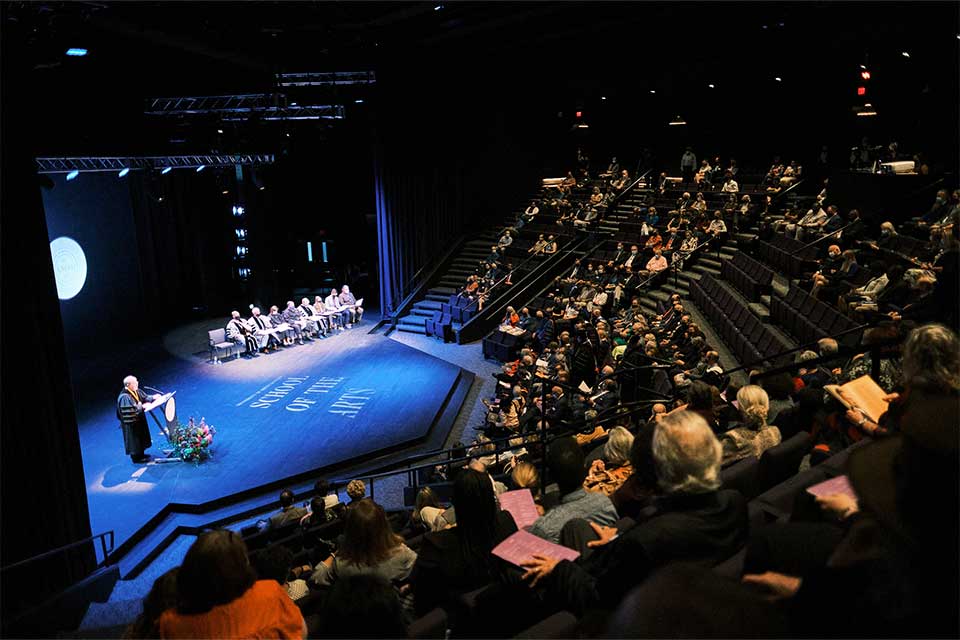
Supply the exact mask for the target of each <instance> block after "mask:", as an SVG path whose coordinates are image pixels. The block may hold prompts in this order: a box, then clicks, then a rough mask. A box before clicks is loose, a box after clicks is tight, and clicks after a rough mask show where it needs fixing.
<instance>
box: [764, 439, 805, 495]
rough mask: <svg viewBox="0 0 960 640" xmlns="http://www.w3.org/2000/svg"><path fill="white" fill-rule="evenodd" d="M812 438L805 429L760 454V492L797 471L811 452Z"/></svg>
mask: <svg viewBox="0 0 960 640" xmlns="http://www.w3.org/2000/svg"><path fill="white" fill-rule="evenodd" d="M811 446H812V439H811V437H810V434H808V433H806V432H805V431H801V432H800V433H798V434H796V435H794V436H792V437H791V438H789V439H788V440H785V441H783V442H781V443H780V444H778V445H777V446H775V447H771V448H769V449H767V450H766V451H764V452H763V455H762V456H760V464H759V468H758V469H757V487H758V488H759V490H760V492H763V491H766V490H767V489H769V488H770V487H773V486H774V485H777V484H780V483H781V482H783V481H784V480H786V479H787V478H789V477H790V476H792V475H794V474H796V473H797V470H798V469H799V468H800V461H801V460H803V456H805V455H807V453H809V452H810V447H811Z"/></svg>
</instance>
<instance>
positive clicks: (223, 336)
mask: <svg viewBox="0 0 960 640" xmlns="http://www.w3.org/2000/svg"><path fill="white" fill-rule="evenodd" d="M207 338H208V339H209V340H210V346H211V347H212V346H213V345H217V344H220V343H221V342H226V341H227V330H226V329H213V330H211V331H207Z"/></svg>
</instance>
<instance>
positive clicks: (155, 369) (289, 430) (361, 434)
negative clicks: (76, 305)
mask: <svg viewBox="0 0 960 640" xmlns="http://www.w3.org/2000/svg"><path fill="white" fill-rule="evenodd" d="M371 326H372V323H370V322H365V323H363V324H362V325H360V326H358V327H355V328H354V329H352V330H348V331H345V332H341V333H339V334H338V335H334V336H331V337H329V338H326V339H322V340H315V341H313V342H308V343H307V344H305V345H302V346H299V345H298V346H293V347H287V348H285V349H282V350H280V351H278V352H275V353H270V354H262V355H259V356H257V357H255V358H251V359H242V358H241V359H238V360H233V361H229V362H226V363H224V364H222V365H219V366H214V365H212V364H208V363H207V362H206V361H205V358H204V357H203V355H202V354H201V353H197V354H192V355H187V354H184V353H181V354H176V353H171V352H170V351H171V349H170V348H169V343H170V340H167V343H168V348H166V349H164V348H161V347H160V345H154V346H153V347H151V348H146V349H141V350H140V351H139V352H136V354H131V355H130V358H131V360H129V361H128V362H127V363H126V364H124V366H125V367H126V368H125V369H123V370H125V371H127V372H129V373H132V374H134V375H136V376H137V377H138V378H139V379H140V384H141V386H144V385H150V386H153V387H157V388H159V389H161V390H163V391H173V390H176V392H177V395H176V400H177V413H178V417H179V418H180V420H181V422H186V420H187V418H188V417H189V416H194V417H196V418H198V419H199V418H200V417H201V416H203V417H205V418H206V421H207V423H208V424H212V425H213V426H214V427H216V430H217V433H216V436H215V438H214V442H213V445H212V450H213V457H212V459H210V460H208V461H206V462H204V463H202V464H201V465H199V466H196V465H194V464H191V463H185V462H176V463H167V464H158V463H151V464H148V465H135V464H133V463H132V462H131V461H130V458H129V457H127V456H125V455H124V451H123V439H122V435H121V432H120V430H119V428H118V422H117V419H116V417H115V415H114V403H115V400H116V396H117V394H118V393H119V392H120V390H121V387H122V384H121V381H122V378H123V375H122V374H120V373H119V371H120V370H121V369H116V363H114V367H113V368H114V369H116V375H113V376H112V377H110V378H106V377H104V376H103V375H93V372H92V371H90V374H91V375H89V376H87V375H84V368H83V367H80V369H81V371H80V372H79V375H78V372H76V371H75V372H74V374H73V377H74V387H75V391H76V392H77V396H78V398H77V409H78V420H79V424H80V441H81V447H82V454H83V466H84V473H85V476H86V483H87V500H88V503H89V508H90V521H91V527H92V529H93V532H94V533H100V532H102V531H107V530H113V531H115V532H116V536H117V543H118V544H120V543H122V542H124V541H125V540H128V539H129V538H130V537H131V536H132V535H133V534H134V533H135V532H137V531H138V529H141V527H144V525H145V524H146V523H147V522H148V521H150V520H151V518H153V517H154V516H157V514H158V513H160V512H161V510H162V509H163V508H164V507H165V506H166V505H168V504H171V503H180V504H183V505H199V504H202V503H209V502H210V501H214V500H218V499H223V498H225V497H227V496H232V495H234V494H237V493H238V492H245V491H248V490H251V489H254V488H256V487H260V486H262V485H265V484H269V483H272V482H277V481H280V480H283V479H285V478H291V477H293V476H296V475H297V474H304V473H307V472H311V471H315V470H325V471H326V472H328V473H331V474H335V471H336V470H337V469H343V468H344V467H345V465H347V464H349V463H357V462H359V461H367V462H368V463H369V461H370V460H373V459H375V462H376V463H378V464H379V462H380V461H381V458H382V456H383V455H384V454H385V453H387V452H392V453H394V455H396V453H397V452H402V453H403V455H409V454H410V453H412V452H415V451H416V450H417V449H418V447H417V445H418V444H419V445H420V449H421V450H425V449H427V448H438V447H440V446H442V438H444V437H446V434H447V432H448V431H449V429H450V426H451V425H452V422H453V418H454V417H455V416H456V413H457V412H458V411H459V409H460V404H461V403H462V401H463V397H464V395H465V392H459V393H458V392H457V390H458V389H461V390H462V389H463V388H464V386H463V385H464V384H466V388H469V383H470V382H472V379H473V374H471V373H469V372H467V371H465V370H462V369H461V368H460V367H457V366H456V365H453V364H450V363H448V362H445V361H443V360H440V359H438V358H434V357H433V356H430V355H427V354H425V353H423V352H421V351H418V350H416V349H413V348H411V347H408V346H406V345H403V344H400V343H398V342H395V341H393V340H390V339H388V338H385V337H383V336H382V335H369V334H367V333H366V332H367V331H368V330H369V328H370V327H371ZM190 333H191V335H192V336H196V335H200V336H203V338H204V341H205V338H206V331H205V329H204V328H203V327H194V328H192V329H191V330H190ZM192 344H193V345H194V346H197V345H196V338H195V337H194V338H193V342H192ZM201 345H202V342H201ZM132 362H137V363H138V364H132ZM87 366H88V367H89V365H87ZM97 373H100V374H102V373H103V368H102V367H101V368H100V369H99V370H98V371H97ZM453 405H455V406H453ZM158 417H159V418H160V419H161V421H162V415H158ZM149 422H150V425H151V429H150V430H151V436H152V438H153V447H151V449H149V450H148V453H151V454H153V455H154V456H158V455H160V456H162V452H161V449H162V448H164V447H167V442H166V438H165V437H163V436H162V435H160V434H159V433H158V431H159V430H158V428H157V426H156V424H155V423H154V422H153V420H152V419H150V420H149ZM438 431H443V433H442V434H441V433H437V432H438ZM428 437H429V442H428ZM438 440H439V442H440V443H441V444H436V442H437V441H438ZM427 445H429V447H428V446H427ZM220 502H221V503H222V502H224V501H223V500H221V501H220ZM168 510H169V509H168ZM143 533H144V531H141V532H140V533H139V534H138V536H137V537H139V536H140V535H141V534H143Z"/></svg>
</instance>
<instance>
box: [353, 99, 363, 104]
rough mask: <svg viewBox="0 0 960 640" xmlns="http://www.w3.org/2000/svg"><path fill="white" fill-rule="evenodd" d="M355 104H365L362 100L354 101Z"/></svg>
mask: <svg viewBox="0 0 960 640" xmlns="http://www.w3.org/2000/svg"><path fill="white" fill-rule="evenodd" d="M353 103H354V104H363V100H362V99H360V100H354V101H353Z"/></svg>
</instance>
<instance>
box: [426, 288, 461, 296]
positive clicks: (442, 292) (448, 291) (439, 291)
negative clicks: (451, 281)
mask: <svg viewBox="0 0 960 640" xmlns="http://www.w3.org/2000/svg"><path fill="white" fill-rule="evenodd" d="M427 293H431V294H434V295H438V296H452V295H456V293H457V289H454V288H452V287H433V288H431V289H430V290H429V291H427Z"/></svg>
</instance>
